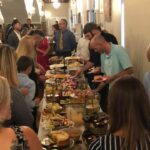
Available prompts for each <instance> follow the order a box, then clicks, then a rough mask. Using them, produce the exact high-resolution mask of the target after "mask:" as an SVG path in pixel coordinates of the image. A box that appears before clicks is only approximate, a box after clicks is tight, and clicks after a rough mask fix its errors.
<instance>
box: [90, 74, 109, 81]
mask: <svg viewBox="0 0 150 150" xmlns="http://www.w3.org/2000/svg"><path fill="white" fill-rule="evenodd" d="M109 78H110V77H109V76H100V75H97V76H94V80H93V82H105V81H107V80H108V79H109Z"/></svg>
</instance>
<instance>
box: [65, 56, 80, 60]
mask: <svg viewBox="0 0 150 150" xmlns="http://www.w3.org/2000/svg"><path fill="white" fill-rule="evenodd" d="M80 59H81V58H80V57H79V56H69V57H66V58H65V60H80Z"/></svg>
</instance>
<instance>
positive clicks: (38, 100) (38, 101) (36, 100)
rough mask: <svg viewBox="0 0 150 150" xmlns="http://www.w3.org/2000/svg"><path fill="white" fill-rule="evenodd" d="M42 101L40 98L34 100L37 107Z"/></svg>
mask: <svg viewBox="0 0 150 150" xmlns="http://www.w3.org/2000/svg"><path fill="white" fill-rule="evenodd" d="M40 101H41V99H40V98H39V97H36V98H35V99H34V103H35V105H36V106H38V105H39V103H40Z"/></svg>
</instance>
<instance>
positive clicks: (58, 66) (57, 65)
mask: <svg viewBox="0 0 150 150" xmlns="http://www.w3.org/2000/svg"><path fill="white" fill-rule="evenodd" d="M49 67H50V69H55V68H62V67H64V64H53V65H50V66H49Z"/></svg>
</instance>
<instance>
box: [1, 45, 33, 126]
mask: <svg viewBox="0 0 150 150" xmlns="http://www.w3.org/2000/svg"><path fill="white" fill-rule="evenodd" d="M0 75H1V76H3V77H5V78H6V79H7V80H8V83H9V86H10V90H11V99H12V105H11V109H12V118H11V120H9V121H7V123H6V125H7V126H9V125H27V126H30V127H32V126H33V120H34V119H33V116H32V113H31V112H30V110H29V109H28V107H27V106H26V103H25V100H24V96H23V95H22V94H21V93H20V91H19V90H18V77H17V66H16V61H15V55H14V49H13V48H11V47H9V46H8V45H4V44H2V45H0Z"/></svg>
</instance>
